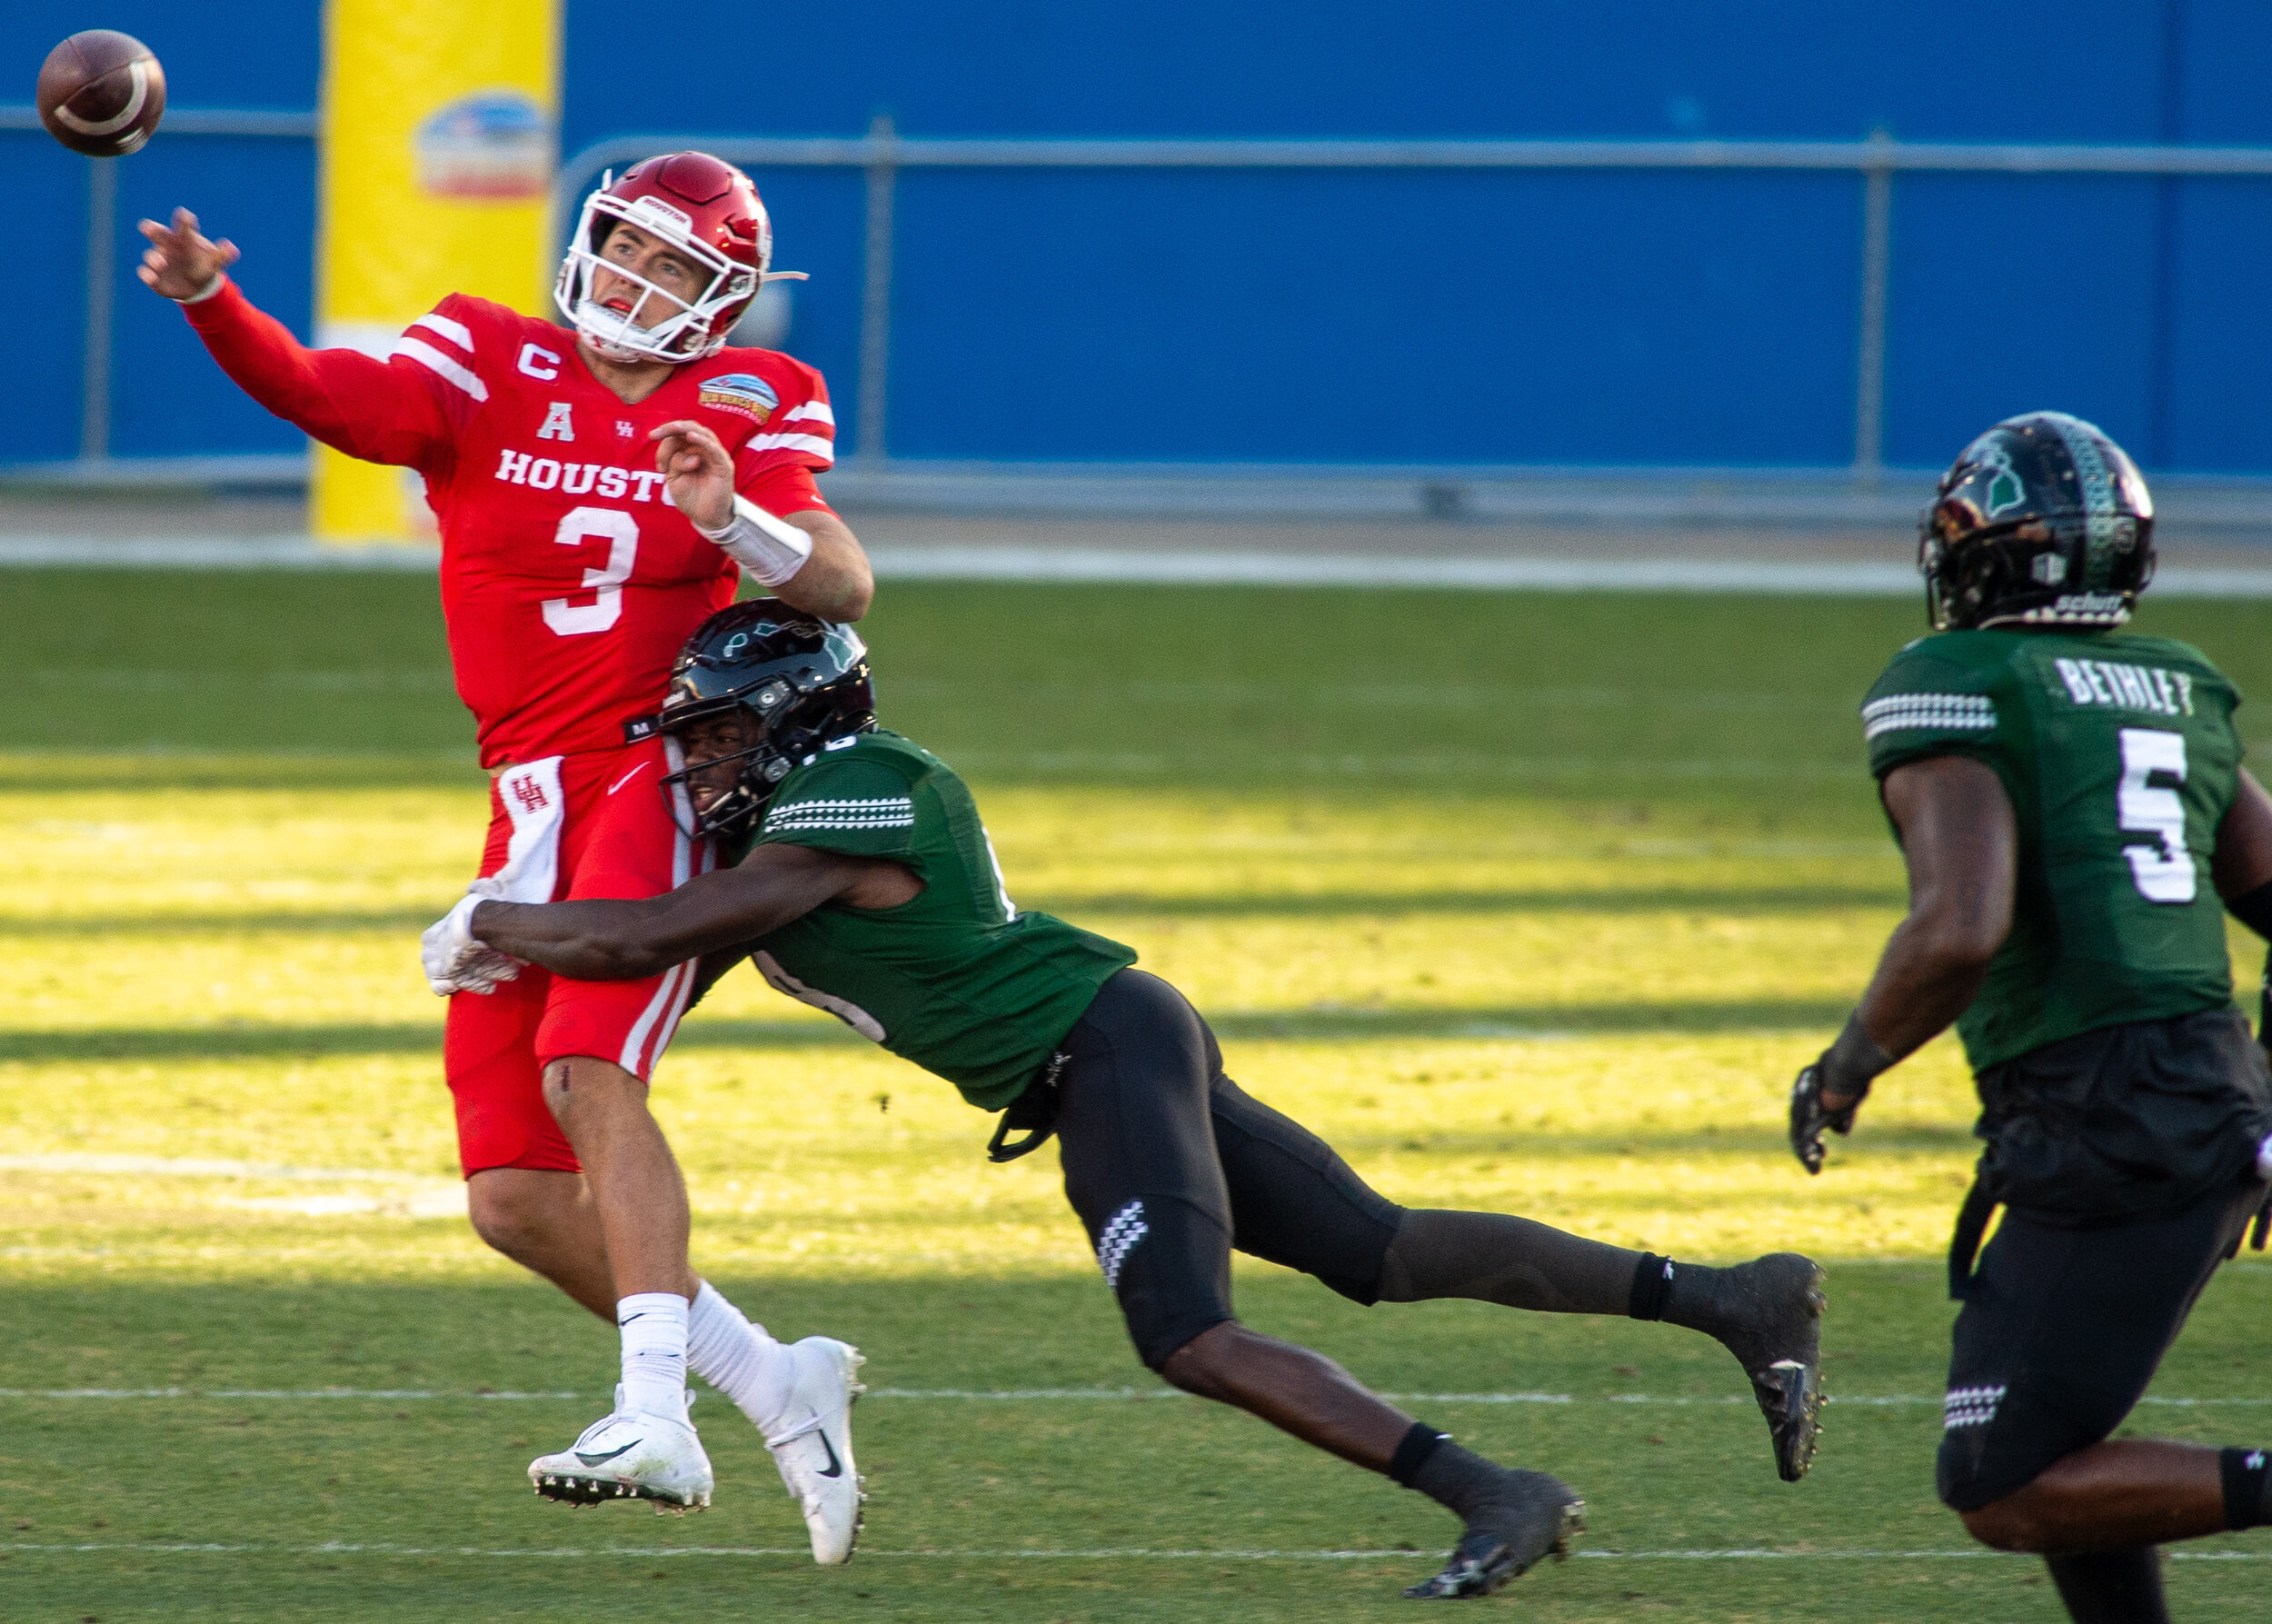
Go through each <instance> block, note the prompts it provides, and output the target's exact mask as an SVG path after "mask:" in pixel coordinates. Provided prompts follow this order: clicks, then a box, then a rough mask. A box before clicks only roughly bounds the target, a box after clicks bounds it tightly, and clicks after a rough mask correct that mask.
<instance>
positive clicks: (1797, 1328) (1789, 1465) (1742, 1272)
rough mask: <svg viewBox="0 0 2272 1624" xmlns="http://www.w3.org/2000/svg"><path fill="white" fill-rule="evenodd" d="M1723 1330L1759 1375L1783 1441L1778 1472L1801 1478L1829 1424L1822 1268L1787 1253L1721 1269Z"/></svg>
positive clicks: (1766, 1411) (1757, 1391) (1771, 1427)
mask: <svg viewBox="0 0 2272 1624" xmlns="http://www.w3.org/2000/svg"><path fill="white" fill-rule="evenodd" d="M1719 1274H1720V1280H1719V1310H1720V1317H1721V1319H1722V1320H1723V1328H1722V1329H1720V1330H1718V1331H1717V1332H1716V1334H1717V1335H1718V1337H1719V1340H1720V1342H1721V1343H1722V1344H1723V1345H1724V1346H1725V1347H1726V1348H1727V1350H1728V1351H1729V1352H1730V1353H1732V1354H1734V1355H1735V1356H1736V1358H1737V1360H1739V1362H1740V1363H1741V1364H1742V1365H1743V1370H1744V1374H1745V1375H1747V1376H1749V1377H1750V1378H1751V1393H1752V1396H1753V1397H1754V1398H1756V1399H1757V1400H1759V1413H1760V1414H1762V1415H1764V1416H1766V1417H1767V1426H1768V1431H1769V1434H1770V1435H1771V1436H1772V1437H1773V1439H1774V1440H1775V1470H1776V1471H1777V1472H1778V1473H1779V1474H1780V1475H1781V1477H1782V1480H1783V1481H1784V1482H1786V1483H1796V1482H1797V1481H1799V1479H1801V1478H1803V1477H1805V1476H1806V1475H1807V1469H1808V1468H1809V1466H1811V1465H1813V1464H1814V1459H1815V1445H1816V1442H1817V1440H1819V1437H1820V1434H1821V1430H1822V1310H1823V1306H1824V1299H1823V1295H1822V1280H1823V1276H1822V1270H1821V1269H1820V1268H1819V1267H1818V1266H1817V1265H1816V1263H1815V1260H1813V1259H1812V1258H1807V1257H1801V1256H1800V1255H1799V1253H1797V1252H1795V1251H1779V1252H1772V1253H1769V1255H1768V1256H1766V1257H1764V1258H1758V1259H1755V1260H1752V1261H1751V1262H1749V1263H1739V1264H1738V1265H1737V1266H1736V1267H1735V1268H1733V1269H1723V1270H1720V1271H1719Z"/></svg>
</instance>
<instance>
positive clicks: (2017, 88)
mask: <svg viewBox="0 0 2272 1624" xmlns="http://www.w3.org/2000/svg"><path fill="white" fill-rule="evenodd" d="M316 11H317V8H316V7H315V6H314V5H311V4H308V3H307V0H212V3H211V4H208V5H204V6H201V7H198V8H196V10H195V13H194V17H193V18H191V20H189V21H187V22H184V21H183V20H181V19H182V16H183V14H182V12H181V9H180V8H179V7H178V6H177V5H171V4H162V3H160V0H112V3H111V4H110V5H108V6H107V7H106V10H105V15H104V18H103V21H104V22H105V24H107V25H111V26H115V27H121V28H125V29H128V30H130V31H131V32H134V33H135V34H137V35H140V36H141V37H143V38H144V40H146V41H147V42H148V43H149V44H150V45H152V46H153V47H154V49H155V50H156V51H157V52H158V53H159V55H161V56H162V57H163V58H164V62H165V64H166V66H167V69H168V74H169V77H170V80H171V84H172V93H173V96H174V102H175V104H176V105H183V106H198V107H260V108H281V109H304V108H307V107H310V106H312V105H314V95H315V85H316V76H317V57H318V39H317V20H316ZM1864 14H1867V15H1864ZM83 20H84V19H83V18H81V17H80V16H79V15H78V14H77V13H76V12H75V11H74V12H72V13H70V14H69V15H65V13H64V11H63V10H62V8H59V7H56V6H55V5H49V4H45V3H42V4H38V5H32V6H23V7H10V8H6V12H5V15H0V55H5V59H6V60H9V61H14V62H15V63H17V64H18V65H20V67H21V70H22V71H21V74H20V79H21V82H22V85H23V91H22V94H23V95H25V96H28V94H29V90H30V81H31V76H32V68H33V66H34V65H35V64H36V63H37V62H38V61H39V59H40V57H41V56H42V55H44V53H45V50H46V48H47V47H48V45H51V44H52V43H53V41H54V39H55V37H57V36H59V35H62V34H63V33H65V32H67V31H68V30H69V29H70V28H72V27H75V26H78V25H81V23H82V21H83ZM642 26H645V25H642ZM626 27H627V25H626V23H625V21H624V16H623V12H622V10H621V8H620V7H610V6H602V5H596V4H593V3H592V0H569V4H568V26H567V42H568V43H567V63H566V81H565V83H566V112H565V118H564V127H563V132H562V145H563V151H564V152H566V153H571V154H573V153H574V152H576V151H577V150H579V149H581V148H583V147H585V146H588V145H590V144H593V143H594V142H597V141H599V140H602V139H603V138H606V137H610V136H615V135H632V134H637V133H641V132H649V131H669V132H683V133H687V134H691V135H702V134H708V133H716V134H721V135H723V134H738V135H856V134H859V133H860V132H862V130H863V129H864V128H865V127H866V125H867V124H868V121H869V119H870V118H871V117H872V115H875V114H877V113H879V112H888V113H890V114H891V115H892V116H893V118H894V119H895V120H896V121H897V123H898V125H899V128H900V129H901V131H902V133H903V134H906V135H995V136H1025V135H1032V136H1101V137H1115V136H1257V137H1261V136H1295V137H1299V136H1431V137H1494V136H1497V137H1544V138H1556V137H1640V138H1680V137H1690V136H1716V137H1735V138H1770V139H1778V138H1790V139H1800V138H1803V139H1833V140H1852V139H1858V138H1859V137H1861V136H1863V135H1866V134H1867V133H1868V131H1870V130H1871V129H1872V128H1875V127H1884V128H1886V129H1888V130H1890V131H1891V132H1892V133H1893V134H1894V135H1897V136H1898V137H1900V138H1902V139H1905V140H1932V141H1978V142H2004V141H2016V142H2121V143H2157V142H2177V143H2190V144H2252V145H2253V144H2272V97H2267V95H2266V93H2265V86H2266V85H2267V83H2268V82H2272V6H2267V5H2265V4H2264V0H2064V3H2061V4H2052V3H2050V0H2024V3H2015V4H2011V5H2000V6H1993V7H1991V6H1982V5H1977V4H1959V3H1958V0H1880V3H1879V4H1878V5H1874V6H1870V7H1861V6H1850V7H1848V6H1840V7H1830V6H1825V5H1820V4H1819V3H1813V4H1799V3H1796V0H1793V3H1769V0H1719V3H1718V4H1705V3H1704V0H1639V3H1635V4H1629V5H1619V6H1610V5H1600V4H1599V3H1598V0H1567V3H1561V0H1496V3H1492V0H1432V3H1416V4H1412V5H1403V6H1399V7H1383V6H1380V5H1377V4H1356V3H1355V0H1247V3H1244V4H1241V3H1238V0H1233V3H1231V4H1228V5H1226V4H1223V3H1222V0H1211V3H1208V4H1199V3H1195V0H1152V3H1151V4H1150V5H1142V6H1104V5H1067V4H1063V3H1062V0H1055V3H1051V0H982V3H973V4H965V5H939V4H937V3H936V0H928V3H918V0H836V3H835V4H832V5H825V6H817V7H805V8H802V9H801V10H800V9H797V8H783V7H770V6H769V7H755V6H749V7H716V8H712V9H711V10H710V11H708V12H706V13H705V14H704V15H703V21H702V23H701V25H700V26H699V27H698V28H695V29H693V30H691V31H689V32H688V33H687V34H685V35H673V36H672V40H671V44H670V45H669V47H668V48H666V47H665V45H664V43H663V41H661V40H658V39H657V38H655V37H654V36H653V35H641V36H640V37H638V38H637V39H636V41H634V40H633V39H632V38H631V37H630V36H629V35H626V32H625V30H626ZM637 32H638V31H637V30H636V29H634V30H633V33H637ZM682 42H683V49H682ZM697 51H699V53H700V55H699V58H698V57H697V55H696V52H697ZM673 57H681V58H682V59H683V60H684V61H685V62H686V63H687V65H686V66H685V67H684V68H683V69H681V70H677V71H673V69H672V68H671V67H670V66H669V64H670V63H671V61H672V60H673ZM697 61H700V62H706V63H708V64H710V65H709V66H700V65H696V64H697ZM0 165H5V173H6V174H7V175H8V176H9V177H10V180H11V182H12V184H13V185H14V188H15V193H16V195H17V197H18V199H19V201H20V203H22V204H27V205H28V210H29V214H30V216H31V217H32V218H33V219H35V220H36V221H39V222H41V223H43V224H44V225H45V227H46V229H45V230H43V231H41V232H39V233H38V234H35V235H34V236H32V237H31V238H30V239H29V241H30V243H31V244H32V245H33V253H32V255H31V263H32V280H33V289H32V305H33V309H34V312H35V316H34V320H33V322H32V323H31V324H29V326H28V327H25V326H24V325H22V324H19V328H18V332H17V335H16V342H15V346H14V357H13V359H14V367H13V371H14V373H15V381H16V384H17V386H16V387H15V388H14V389H12V390H10V391H9V392H8V394H7V397H6V404H5V406H0V412H5V413H6V421H5V427H6V430H7V433H6V436H5V445H6V447H7V448H8V449H7V452H6V456H7V457H8V458H9V459H13V460H18V461H36V460H43V459H53V458H62V457H67V456H69V455H71V454H73V453H74V452H75V450H76V447H77V433H78V430H77V422H78V416H77V403H78V394H79V359H78V357H79V345H80V337H81V314H80V312H81V285H82V284H81V278H82V276H83V274H84V261H83V258H82V254H83V244H84V243H85V206H86V201H85V200H86V185H85V162H84V160H79V159H75V158H73V157H72V156H70V155H69V154H65V153H64V152H63V151H62V150H61V149H60V148H58V147H55V145H53V144H51V143H49V142H47V141H46V140H45V137H44V136H41V135H36V134H25V133H6V134H0ZM119 178H120V188H119V189H120V202H121V214H122V230H121V233H120V238H119V244H118V249H117V256H116V258H117V263H116V264H115V267H114V271H115V274H116V276H117V278H118V281H119V294H118V301H117V311H118V317H117V359H116V367H115V377H114V380H113V384H112V392H113V399H114V402H115V433H114V439H113V446H112V449H113V451H114V452H115V453H116V454H119V455H122V456H171V455H189V454H200V453H258V452H277V451H290V450H294V449H296V446H297V443H298V442H297V440H296V438H295V437H294V435H293V434H292V433H290V432H289V431H287V430H284V428H282V427H281V425H278V424H276V423H273V422H271V421H270V420H268V419H266V418H265V417H264V414H263V413H260V412H259V411H258V410H257V409H256V408H254V407H252V406H251V405H249V404H247V403H245V402H244V400H243V399H242V398H241V397H240V396H238V395H237V394H235V392H234V390H233V389H232V388H230V387H229V386H228V385H227V384H226V383H225V381H224V380H223V379H222V378H221V377H220V375H219V374H218V372H217V371H216V370H215V369H214V367H213V366H212V364H210V362H208V361H207V360H206V359H205V358H204V354H202V352H201V351H200V350H199V348H198V347H197V346H196V344H194V342H193V341H192V340H191V339H190V337H189V336H188V334H187V333H186V332H185V330H184V325H183V324H182V322H181V320H180V318H179V316H178V315H176V314H174V312H173V311H172V310H170V309H168V308H166V307H164V306H163V305H161V304H158V303H157V302H156V301H154V299H152V298H150V297H149V296H148V295H147V294H144V292H143V291H142V290H141V289H140V288H139V287H138V286H136V285H135V284H134V282H133V281H132V264H133V261H134V258H135V253H136V251H137V250H138V248H139V246H140V244H139V242H138V240H137V239H135V237H134V236H133V235H132V234H131V232H129V231H127V230H125V228H124V223H125V222H131V221H132V220H133V219H134V218H135V217H136V216H138V215H140V214H157V213H159V212H161V211H163V210H164V209H166V208H168V207H170V206H171V205H173V204H175V203H187V204H191V205H192V206H194V207H195V208H196V209H197V210H198V211H199V212H200V213H201V214H203V215H204V218H205V220H206V221H207V222H208V224H210V225H211V226H212V227H213V228H214V230H215V231H217V232H219V233H225V234H228V235H230V236H232V237H234V239H235V240H236V242H237V243H238V244H240V245H241V246H242V247H243V248H244V251H245V262H244V267H243V272H242V280H243V282H244V284H245V286H246V287H247V288H248V290H250V291H251V292H252V293H253V294H254V296H255V297H256V298H257V299H258V300H259V301H260V302H261V303H263V304H264V305H266V306H267V307H268V308H269V309H271V310H273V311H274V312H275V313H276V314H278V315H279V316H281V317H282V318H283V319H284V321H285V322H287V323H288V324H291V325H292V326H294V328H295V330H298V331H300V332H301V333H303V334H304V333H305V332H306V330H307V325H308V319H309V309H310V297H311V283H312V266H311V263H310V255H311V241H312V237H313V231H314V154H313V150H312V147H311V145H310V144H307V143H304V142H290V141H284V142H279V141H254V140H223V139H213V138H204V137H190V136H174V137H172V138H165V137H161V139H160V140H159V141H158V142H157V143H156V144H154V146H153V147H152V148H151V149H150V150H149V151H147V152H145V153H144V154H140V155H137V156H136V157H135V158H133V159H131V160H129V161H127V162H126V163H125V164H122V165H121V172H120V177H119ZM758 181H759V184H760V186H761V187H762V190H763V191H764V193H765V194H766V197H767V199H768V201H769V203H770V204H771V205H772V210H773V213H774V218H775V223H776V229H777V234H778V244H779V250H778V258H777V262H776V263H778V264H782V265H783V266H787V267H794V268H799V269H804V270H808V271H810V272H812V282H811V283H809V284H799V285H798V287H797V290H796V293H795V300H796V303H795V305H794V321H793V325H792V331H791V334H790V337H789V339H788V341H787V344H788V347H789V348H790V349H792V350H793V351H794V352H796V353H797V354H801V355H802V356H803V357H805V358H806V359H808V360H810V361H812V362H813V363H815V364H818V365H820V366H821V367H822V369H823V370H824V371H825V372H826V373H827V374H828V375H829V376H830V378H831V379H832V381H833V384H834V386H835V393H836V399H837V403H838V407H839V414H840V417H841V419H842V422H843V423H845V424H846V425H848V427H849V425H850V424H851V423H852V422H853V421H854V419H855V416H856V413H857V404H858V403H857V402H856V400H855V399H854V398H853V394H854V382H855V379H854V355H855V348H856V322H857V314H858V309H859V303H860V271H861V268H860V243H861V234H862V183H861V180H860V177H859V176H858V175H857V174H852V173H848V172H815V171H783V172H777V173H761V174H759V175H758ZM1861 186H1862V183H1861V181H1860V179H1859V178H1858V177H1857V176H1855V175H1851V174H1760V173H1749V174H1745V173H1728V172H1720V173H1700V174H1699V173H1687V174H1638V173H1632V172H1625V173H1592V174H1586V173H1565V174H1540V173H1537V172H1527V173H1524V172H1518V173H1498V174H1447V173H1432V174H1424V173H1411V172H1405V173H1400V174H1385V173H1340V174H1321V173H1315V172H1311V173H1304V174H1285V173H1278V174H1230V173H1223V172H1220V171H1218V172H1188V171H1187V172H1180V173H1177V172H1150V173H1144V172H1134V173H1131V172H1115V173H1094V172H1091V173H1081V172H1057V173H1023V174H1020V173H1004V172H1000V171H995V172H983V171H965V172H914V173H908V174H903V175H902V183H901V193H900V197H899V236H898V253H897V258H896V263H895V276H896V286H895V301H896V309H895V320H894V324H893V330H894V344H893V353H892V394H891V414H890V424H889V434H888V438H889V443H890V447H891V451H892V454H893V455H894V456H896V457H911V458H914V457H920V458H942V459H959V460H970V459H977V460H1008V461H1021V462H1031V461H1061V460H1073V461H1084V462H1085V461H1140V462H1198V463H1222V462H1234V463H1431V464H1455V463H1456V464H1510V463H1528V464H1559V465H1569V464H1653V465H1667V464H1681V465H1729V464H1759V465H1776V466H1802V465H1838V464H1841V463H1845V462H1846V461H1847V460H1848V458H1849V456H1850V455H1851V453H1852V447H1853V414H1854V376H1855V347H1856V338H1855V335H1856V316H1857V308H1858V300H1859V293H1858V281H1859V274H1860V237H1861V230H1860V214H1861V209H1860V198H1861ZM1893 243H1894V254H1893V271H1892V282H1891V296H1892V304H1891V320H1890V327H1889V350H1888V371H1887V378H1888V390H1887V402H1886V406H1887V419H1886V429H1885V454H1886V459H1887V461H1888V462H1889V463H1895V464H1897V465H1913V466H1926V465H1933V464H1938V463H1943V462H1945V461H1946V460H1947V458H1948V456H1949V455H1950V454H1951V453H1952V452H1953V451H1954V450H1955V448H1956V447H1957V446H1958V445H1959V444H1960V443H1962V442H1963V440H1964V439H1965V438H1966V437H1967V436H1968V434H1969V433H1971V432H1972V431H1974V430H1975V429H1977V428H1978V427H1979V426H1980V425H1981V424H1982V423H1986V422H1988V421H1989V420H1991V419H1993V418H1996V417H1998V416H2000V415H2003V414H2005V413H2010V412H2013V411H2018V410H2025V409H2028V408H2031V407H2037V406H2059V407H2064V408H2066V409H2068V410H2072V411H2076V412H2078V413H2084V414H2087V415H2088V416H2091V417H2093V418H2095V419H2097V420H2098V421H2099V422H2100V423H2103V424H2104V425H2105V426H2107V427H2108V429H2109V430H2111V431H2112V432H2113V433H2115V434H2116V435H2118V437H2119V438H2121V439H2122V440H2124V441H2125V442H2126V443H2128V444H2130V445H2131V446H2132V447H2133V448H2134V450H2135V451H2136V452H2137V453H2138V455H2139V457H2140V459H2141V460H2142V461H2144V462H2146V463H2147V464H2148V465H2149V466H2153V467H2157V468H2163V469H2176V470H2184V471H2188V472H2203V473H2241V474H2258V475H2266V474H2272V323H2267V321H2266V320H2265V317H2264V309H2265V304H2266V297H2265V295H2266V292H2267V277H2268V275H2272V182H2267V181H2260V180H2215V179H2186V180H2167V179H2155V178H2137V179H2133V178H2123V177H2109V178H2099V177H2073V176H2068V177H2026V176H1997V177H1988V176H1962V175H1947V176H1925V175H1904V176H1902V177H1900V178H1899V179H1898V182H1897V183H1896V190H1895V202H1894V215H1893ZM849 439H850V435H849V433H848V434H847V440H848V441H849Z"/></svg>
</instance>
